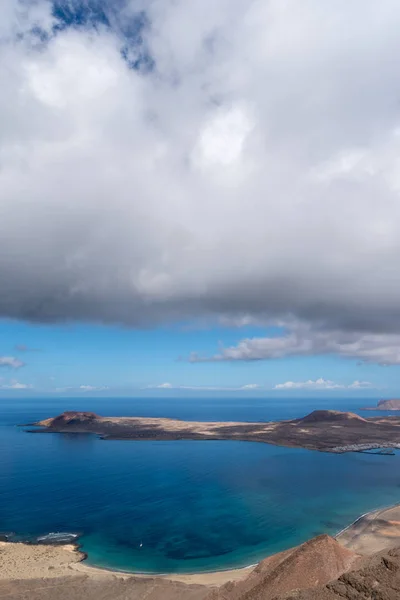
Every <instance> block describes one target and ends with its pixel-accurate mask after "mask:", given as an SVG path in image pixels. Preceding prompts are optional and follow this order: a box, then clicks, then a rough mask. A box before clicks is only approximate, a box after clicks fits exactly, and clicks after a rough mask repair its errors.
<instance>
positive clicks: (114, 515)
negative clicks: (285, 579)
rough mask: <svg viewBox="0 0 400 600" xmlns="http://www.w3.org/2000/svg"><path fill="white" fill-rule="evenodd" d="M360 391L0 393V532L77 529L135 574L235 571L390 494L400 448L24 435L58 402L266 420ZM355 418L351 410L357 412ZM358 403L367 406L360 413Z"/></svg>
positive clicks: (386, 501)
mask: <svg viewBox="0 0 400 600" xmlns="http://www.w3.org/2000/svg"><path fill="white" fill-rule="evenodd" d="M366 404H371V401H367V400H363V401H361V400H357V401H354V400H352V401H351V402H350V401H343V400H342V401H340V403H338V402H336V403H335V402H333V401H332V400H319V401H315V400H314V401H312V402H311V401H307V400H304V401H299V400H298V399H296V400H295V401H293V400H292V401H285V400H279V401H268V400H265V399H255V400H251V399H238V398H235V399H227V398H224V399H218V400H217V399H208V400H203V399H202V400H199V399H196V400H194V399H176V400H172V399H161V400H160V399H154V400H152V399H146V400H138V399H129V400H128V399H107V400H106V399H101V400H95V399H89V398H87V399H79V400H77V399H75V400H73V399H69V400H66V399H63V400H62V401H61V400H50V399H46V400H37V399H35V400H33V399H32V400H29V401H27V400H20V399H18V400H10V401H7V400H2V403H1V406H0V451H1V456H2V460H1V463H0V531H1V532H13V533H14V534H16V535H17V536H20V537H21V538H22V539H25V538H29V539H34V538H37V537H39V536H44V535H47V534H49V533H57V532H64V533H68V532H70V533H79V534H81V537H80V543H81V544H82V550H83V551H85V552H87V553H88V555H89V558H88V561H89V563H91V564H94V565H98V566H102V567H107V568H114V569H119V570H126V571H137V572H147V573H167V572H180V573H190V572H199V571H212V570H220V569H228V568H234V567H242V566H245V565H248V564H251V563H255V562H257V561H258V560H260V559H261V558H263V557H264V556H266V555H268V554H271V553H274V552H278V551H280V550H283V549H285V548H288V547H290V546H293V545H296V544H298V543H301V542H303V541H305V540H306V539H308V538H310V537H312V536H314V535H317V534H319V533H323V532H325V533H330V534H335V533H336V532H338V531H339V530H340V529H342V528H343V527H345V526H347V525H348V524H349V523H350V522H351V521H353V520H354V519H356V518H357V517H358V516H359V515H360V514H361V513H364V512H366V511H369V510H372V509H374V508H379V507H381V506H386V505H390V504H395V503H397V502H399V501H400V469H399V466H400V463H399V460H400V455H399V453H396V455H395V456H371V455H367V454H365V455H363V454H345V455H332V454H325V453H319V452H312V451H308V450H301V449H300V450H299V449H290V448H280V447H275V446H269V445H266V444H257V443H247V442H226V441H175V442H128V441H102V440H99V439H97V438H96V437H95V436H92V435H73V434H69V435H57V434H43V435H41V434H28V433H25V432H24V430H23V429H21V428H18V427H16V425H17V424H20V423H27V422H32V421H34V420H37V419H40V418H44V417H48V416H52V415H55V414H58V413H59V412H61V411H63V410H66V409H77V410H83V409H87V410H94V411H96V412H98V413H99V414H103V415H107V414H108V415H138V416H164V417H165V416H167V417H173V418H182V419H193V420H246V421H258V420H263V421H267V420H275V419H276V420H278V419H287V418H293V417H296V416H302V415H304V414H306V413H308V412H311V410H313V409H315V408H316V407H318V408H338V409H341V410H353V411H355V412H358V408H359V407H361V406H364V405H366ZM360 414H364V415H365V413H360ZM372 414H378V413H370V414H369V415H367V416H372Z"/></svg>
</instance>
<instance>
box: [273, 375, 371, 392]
mask: <svg viewBox="0 0 400 600" xmlns="http://www.w3.org/2000/svg"><path fill="white" fill-rule="evenodd" d="M371 387H373V386H372V383H370V382H369V381H354V382H353V383H351V384H350V385H345V384H341V383H335V382H334V381H331V380H330V379H323V378H322V377H321V378H320V379H316V380H315V381H313V380H312V379H309V380H308V381H286V382H285V383H278V384H277V385H275V386H274V388H273V389H274V390H303V389H304V390H356V389H363V388H371Z"/></svg>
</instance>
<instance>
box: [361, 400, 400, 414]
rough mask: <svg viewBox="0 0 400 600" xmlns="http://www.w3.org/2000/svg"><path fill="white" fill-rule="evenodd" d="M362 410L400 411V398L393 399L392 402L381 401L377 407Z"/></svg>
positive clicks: (367, 407)
mask: <svg viewBox="0 0 400 600" xmlns="http://www.w3.org/2000/svg"><path fill="white" fill-rule="evenodd" d="M361 410H376V411H378V410H388V411H389V410H400V398H392V399H390V400H379V402H378V404H377V405H376V406H366V407H365V408H362V409H361Z"/></svg>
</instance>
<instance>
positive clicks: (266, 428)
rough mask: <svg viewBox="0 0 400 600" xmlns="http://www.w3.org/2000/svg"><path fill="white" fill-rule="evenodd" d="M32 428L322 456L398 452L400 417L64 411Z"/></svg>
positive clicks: (321, 412)
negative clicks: (248, 445) (240, 418)
mask: <svg viewBox="0 0 400 600" xmlns="http://www.w3.org/2000/svg"><path fill="white" fill-rule="evenodd" d="M34 425H35V426H38V427H39V429H34V430H30V431H35V432H55V433H74V432H75V433H83V432H86V433H95V434H97V435H99V436H101V437H102V438H103V439H106V440H107V439H108V440H113V439H114V440H115V439H118V440H243V441H250V442H264V443H267V444H275V445H278V446H289V447H298V448H308V449H310V450H320V451H325V452H351V451H365V450H369V449H374V448H387V447H400V417H394V416H390V417H372V418H368V419H365V418H362V417H360V416H358V415H356V414H354V413H349V412H339V411H332V410H316V411H314V412H312V413H310V414H309V415H307V416H305V417H303V418H300V419H293V420H290V421H278V422H258V423H236V422H210V423H203V422H198V421H179V420H173V419H162V418H157V419H155V418H142V417H101V416H98V415H96V414H94V413H90V412H65V413H63V414H61V415H59V416H57V417H54V418H49V419H45V420H43V421H39V422H38V423H35V424H34Z"/></svg>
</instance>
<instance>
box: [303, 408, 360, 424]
mask: <svg viewBox="0 0 400 600" xmlns="http://www.w3.org/2000/svg"><path fill="white" fill-rule="evenodd" d="M297 421H298V422H299V423H331V422H332V421H341V422H347V423H348V422H349V421H350V422H352V423H354V421H359V422H360V423H368V421H367V420H366V419H363V418H362V417H360V416H359V415H356V414H355V413H352V412H341V411H339V410H314V411H313V412H312V413H310V414H309V415H306V416H305V417H303V418H302V419H298V420H297Z"/></svg>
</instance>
